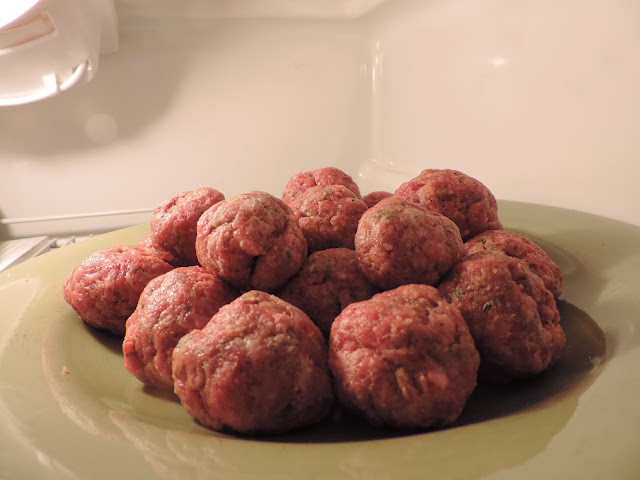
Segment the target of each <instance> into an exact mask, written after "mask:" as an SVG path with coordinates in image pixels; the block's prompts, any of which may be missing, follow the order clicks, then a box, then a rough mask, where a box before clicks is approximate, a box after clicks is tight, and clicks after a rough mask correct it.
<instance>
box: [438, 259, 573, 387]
mask: <svg viewBox="0 0 640 480" xmlns="http://www.w3.org/2000/svg"><path fill="white" fill-rule="evenodd" d="M439 290H440V293H441V294H442V295H443V296H444V297H445V298H446V299H447V301H449V302H451V305H454V306H455V307H457V308H458V309H460V311H461V312H462V315H463V317H464V319H465V320H466V322H467V324H468V325H469V330H470V331H471V335H473V338H474V340H475V342H476V346H477V347H478V351H479V352H480V358H481V363H480V375H481V378H482V379H485V380H487V381H490V382H496V383H504V382H508V381H511V380H514V379H519V378H526V377H531V376H534V375H537V374H539V373H541V372H543V371H545V370H546V369H548V368H549V367H550V366H552V365H553V364H554V363H555V362H556V360H558V358H559V357H560V354H561V353H562V351H563V348H564V344H565V336H564V332H563V330H562V327H561V325H560V314H559V312H558V308H557V306H556V302H555V299H554V298H553V295H552V294H551V292H550V291H549V290H548V289H547V288H546V287H545V286H544V283H543V282H542V280H541V279H540V277H538V276H537V275H536V274H535V273H533V272H532V271H531V270H530V269H529V267H528V266H527V265H526V264H525V263H524V262H523V261H521V260H519V259H517V258H513V257H509V256H507V255H505V254H504V253H502V252H500V251H489V250H488V251H484V252H479V253H474V254H471V255H469V256H466V257H464V258H463V259H462V260H461V261H460V262H459V263H458V264H457V265H456V266H455V267H454V268H453V269H452V270H451V271H450V272H449V274H448V275H447V277H446V278H445V279H444V280H443V281H442V282H441V284H440V286H439Z"/></svg>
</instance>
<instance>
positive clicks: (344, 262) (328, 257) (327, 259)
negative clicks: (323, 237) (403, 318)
mask: <svg viewBox="0 0 640 480" xmlns="http://www.w3.org/2000/svg"><path fill="white" fill-rule="evenodd" d="M378 291H379V290H378V289H377V288H376V287H374V286H373V284H372V283H371V282H369V280H367V277H365V276H364V274H363V273H362V271H361V270H360V267H358V260H357V259H356V252H355V251H353V250H350V249H347V248H330V249H327V250H320V251H318V252H315V253H312V254H311V255H309V258H307V260H306V261H305V263H304V264H303V265H302V268H301V269H300V271H299V272H298V273H297V274H296V275H295V276H294V277H293V278H292V279H291V280H289V281H288V282H287V284H286V285H285V286H284V287H282V289H280V290H279V291H278V293H277V295H278V296H279V297H280V298H282V299H283V300H286V301H287V302H289V303H291V304H293V305H295V306H296V307H298V308H300V309H301V310H302V311H303V312H305V313H306V314H307V315H309V317H310V318H311V320H313V322H314V323H315V324H316V325H317V326H318V328H319V329H320V331H321V332H322V333H323V334H324V335H325V336H326V337H328V336H329V331H330V330H331V324H332V323H333V320H334V319H335V318H336V317H337V316H338V315H339V314H340V312H342V310H344V308H345V307H346V306H347V305H350V304H352V303H354V302H360V301H362V300H368V299H369V298H371V297H372V296H373V295H375V294H376V293H378Z"/></svg>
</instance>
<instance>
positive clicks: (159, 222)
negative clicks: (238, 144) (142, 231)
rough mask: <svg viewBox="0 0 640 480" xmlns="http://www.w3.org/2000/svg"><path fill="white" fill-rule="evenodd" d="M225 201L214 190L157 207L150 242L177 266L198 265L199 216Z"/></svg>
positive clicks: (188, 194)
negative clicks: (171, 258)
mask: <svg viewBox="0 0 640 480" xmlns="http://www.w3.org/2000/svg"><path fill="white" fill-rule="evenodd" d="M222 200H224V195H223V194H222V193H220V192H219V191H217V190H214V189H213V188H208V187H203V188H199V189H197V190H190V191H187V192H182V193H179V194H178V195H175V196H173V197H171V198H168V199H167V200H165V201H164V202H162V203H161V204H160V205H158V206H157V207H156V209H155V211H154V212H153V216H152V217H151V239H152V242H153V244H154V245H155V246H156V248H158V249H159V250H165V251H167V252H169V253H170V254H171V255H173V256H174V259H175V260H174V262H175V265H176V266H188V265H197V263H198V258H197V256H196V225H197V223H198V219H199V218H200V215H202V214H203V213H204V212H205V211H206V210H207V209H208V208H209V207H211V206H212V205H215V204H216V203H218V202H220V201H222Z"/></svg>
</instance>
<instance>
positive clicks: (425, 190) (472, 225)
mask: <svg viewBox="0 0 640 480" xmlns="http://www.w3.org/2000/svg"><path fill="white" fill-rule="evenodd" d="M395 195H399V196H401V197H403V198H406V199H407V200H411V201H412V202H416V203H419V204H420V205H423V206H424V207H425V208H427V209H428V210H431V211H433V212H439V213H441V214H443V215H444V216H445V217H447V218H450V219H451V220H452V221H453V222H454V223H455V224H456V225H457V226H458V228H459V229H460V235H462V239H463V240H466V239H468V238H470V237H472V236H473V235H475V234H477V233H480V232H484V231H485V230H494V229H500V228H502V224H501V223H500V220H499V219H498V202H497V201H496V198H495V197H494V196H493V193H491V191H490V190H489V189H488V188H487V187H486V186H485V185H484V184H482V183H481V182H480V181H479V180H477V179H475V178H473V177H471V176H469V175H467V174H465V173H462V172H459V171H457V170H450V169H436V168H430V169H427V170H423V171H422V172H420V174H419V175H418V176H416V177H415V178H413V179H411V180H409V181H408V182H405V183H403V184H402V185H400V186H399V187H398V188H397V190H396V191H395Z"/></svg>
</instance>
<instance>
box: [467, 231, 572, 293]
mask: <svg viewBox="0 0 640 480" xmlns="http://www.w3.org/2000/svg"><path fill="white" fill-rule="evenodd" d="M464 246H465V251H466V252H467V254H472V253H476V252H482V251H484V250H500V251H501V252H503V253H506V254H507V255H509V256H510V257H515V258H519V259H520V260H522V261H524V262H525V263H526V264H527V265H528V266H529V268H530V269H531V271H532V272H533V273H535V274H536V275H538V276H539V277H540V278H541V279H542V281H543V282H544V286H545V287H547V289H549V291H550V292H551V293H552V294H553V296H554V297H555V298H560V295H561V294H562V270H561V269H560V267H559V266H558V265H557V264H556V263H555V262H554V261H553V260H551V258H550V257H549V255H547V253H546V252H545V251H544V250H543V249H542V248H540V247H539V246H538V245H536V244H535V243H534V242H533V241H532V240H531V239H529V238H527V237H525V236H523V235H519V234H517V233H515V232H511V231H508V230H487V231H486V232H483V233H479V234H478V235H476V236H474V237H472V238H470V239H469V240H467V241H466V242H465V245H464Z"/></svg>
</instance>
